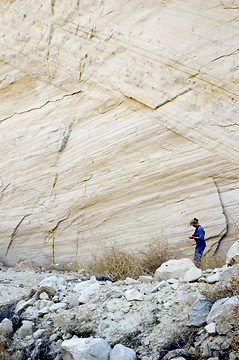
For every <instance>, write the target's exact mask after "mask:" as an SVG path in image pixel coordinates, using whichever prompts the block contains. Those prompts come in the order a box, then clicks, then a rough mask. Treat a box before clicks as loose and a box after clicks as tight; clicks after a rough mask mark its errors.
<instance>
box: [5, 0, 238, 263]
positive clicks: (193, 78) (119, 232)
mask: <svg viewBox="0 0 239 360" xmlns="http://www.w3.org/2000/svg"><path fill="white" fill-rule="evenodd" d="M0 11H1V25H0V28H1V47H0V59H1V62H0V81H1V83H0V103H1V112H0V158H1V162H0V205H1V206H0V219H1V221H0V250H1V257H2V258H4V259H6V260H8V261H9V262H10V263H16V262H18V261H19V259H29V260H33V261H35V262H36V263H42V262H44V261H50V262H74V261H77V262H80V261H82V260H84V259H85V258H87V257H88V256H89V254H90V253H91V251H92V247H93V246H94V245H96V244H105V242H106V243H107V242H118V243H120V244H122V246H124V247H133V249H135V250H137V249H140V248H144V247H145V246H146V245H147V244H148V243H149V242H151V241H152V240H155V239H159V240H160V241H162V242H165V241H166V240H167V241H168V243H169V246H170V247H171V246H175V247H176V249H180V250H182V251H183V255H184V257H185V256H190V255H192V254H193V250H194V243H193V241H192V240H189V239H188V236H189V235H191V233H192V229H190V227H189V220H190V219H191V218H192V217H194V216H196V217H198V218H199V220H200V223H201V224H202V225H203V226H204V227H205V229H206V238H207V255H206V256H211V255H213V254H214V252H215V251H217V253H219V254H222V255H223V254H224V253H226V251H227V250H228V248H229V247H230V245H231V244H232V242H233V241H235V239H236V238H237V236H238V225H237V224H238V220H239V205H238V204H239V201H238V200H239V185H238V176H239V167H238V150H239V141H238V140H239V135H238V134H239V129H238V127H239V120H238V119H239V109H238V102H237V101H238V93H239V83H238V75H239V49H238V30H239V23H238V21H237V20H238V16H239V7H238V5H237V2H236V1H234V0H223V1H220V0H212V1H210V2H209V3H208V2H205V1H203V0H197V1H192V0H190V1H189V0H184V1H182V0H177V1H176V0H175V1H174V0H171V1H167V0H161V1H156V0H155V1H153V0H146V1H145V0H142V1H141V0H132V1H125V0H119V1H113V0H111V1H104V0H92V1H91V0H87V1H86V0H83V1H81V0H72V1H69V0H52V1H50V0H49V1H43V0H39V1H37V2H36V1H33V0H29V1H21V0H16V1H14V0H12V1H3V2H2V4H1V6H0ZM224 234H225V235H226V236H224V237H223V235H224Z"/></svg>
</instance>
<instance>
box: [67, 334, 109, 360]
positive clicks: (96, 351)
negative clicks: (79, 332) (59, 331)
mask: <svg viewBox="0 0 239 360" xmlns="http://www.w3.org/2000/svg"><path fill="white" fill-rule="evenodd" d="M110 350H111V348H110V346H109V345H108V344H107V342H106V341H105V340H103V339H100V338H78V337H77V336H73V338H72V339H70V340H65V341H63V343H62V344H61V353H62V358H63V360H70V359H71V360H108V358H109V355H110Z"/></svg>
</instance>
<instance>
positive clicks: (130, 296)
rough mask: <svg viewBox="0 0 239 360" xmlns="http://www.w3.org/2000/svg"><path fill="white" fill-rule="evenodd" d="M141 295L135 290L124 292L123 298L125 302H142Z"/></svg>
mask: <svg viewBox="0 0 239 360" xmlns="http://www.w3.org/2000/svg"><path fill="white" fill-rule="evenodd" d="M143 297H144V296H143V294H142V293H141V292H140V291H138V290H135V289H131V290H127V291H125V298H126V300H127V301H133V300H135V301H141V300H143Z"/></svg>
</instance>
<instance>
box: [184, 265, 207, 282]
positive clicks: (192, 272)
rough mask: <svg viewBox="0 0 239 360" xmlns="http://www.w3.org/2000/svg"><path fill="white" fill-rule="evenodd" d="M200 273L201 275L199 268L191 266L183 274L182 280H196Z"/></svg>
mask: <svg viewBox="0 0 239 360" xmlns="http://www.w3.org/2000/svg"><path fill="white" fill-rule="evenodd" d="M202 275H203V272H202V270H201V269H198V268H196V267H195V268H191V269H189V270H188V271H187V272H186V274H185V275H184V278H183V281H186V282H193V281H197V280H198V279H199V278H200V277H201V276H202Z"/></svg>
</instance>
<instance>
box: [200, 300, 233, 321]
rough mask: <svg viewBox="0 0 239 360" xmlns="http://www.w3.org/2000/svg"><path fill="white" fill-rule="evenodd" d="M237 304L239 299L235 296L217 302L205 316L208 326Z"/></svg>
mask: <svg viewBox="0 0 239 360" xmlns="http://www.w3.org/2000/svg"><path fill="white" fill-rule="evenodd" d="M236 304H239V299H238V297H237V296H232V297H226V298H223V299H220V300H217V301H216V302H215V303H214V304H213V306H212V308H211V310H210V312H209V314H208V315H207V318H206V322H207V324H210V323H211V322H215V321H216V320H217V319H218V318H220V317H221V316H222V315H223V314H227V312H228V310H230V307H231V306H232V305H236Z"/></svg>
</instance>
